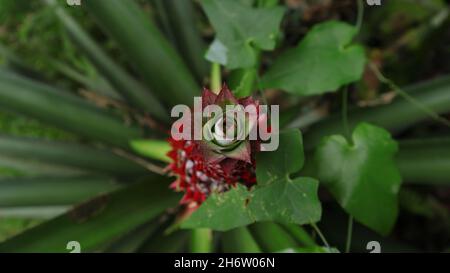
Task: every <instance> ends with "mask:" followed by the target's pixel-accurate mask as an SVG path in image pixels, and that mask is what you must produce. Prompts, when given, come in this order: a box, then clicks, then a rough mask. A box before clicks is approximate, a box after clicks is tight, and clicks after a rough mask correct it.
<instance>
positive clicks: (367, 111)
mask: <svg viewBox="0 0 450 273" xmlns="http://www.w3.org/2000/svg"><path fill="white" fill-rule="evenodd" d="M404 91H405V92H407V93H408V94H409V95H410V96H412V97H413V98H414V99H415V100H417V101H418V102H420V103H421V104H422V105H423V106H424V107H426V108H428V109H431V110H433V111H434V112H436V113H438V114H443V113H447V112H450V76H445V77H441V78H438V79H434V80H431V81H427V82H424V83H420V84H416V85H412V86H410V87H407V88H405V90H404ZM348 116H349V120H348V122H349V127H350V129H351V130H352V129H353V128H354V127H355V126H356V125H357V124H358V123H359V122H362V121H365V122H370V123H373V124H375V125H378V126H381V127H384V128H386V129H388V130H390V131H391V132H393V133H396V132H399V131H401V130H403V129H406V128H408V127H409V126H411V125H413V124H415V123H417V122H420V121H423V120H426V119H427V118H428V117H429V115H428V113H426V112H424V111H423V109H420V108H418V107H417V106H415V105H412V104H411V103H410V102H408V101H406V100H404V99H403V98H401V97H397V98H396V99H394V101H393V102H392V103H390V104H387V105H383V106H377V107H372V108H358V109H354V110H351V111H349V113H348ZM340 119H341V115H340V114H339V113H336V114H334V115H331V116H330V117H329V118H327V119H325V120H324V121H321V122H319V123H317V124H315V125H313V126H312V127H311V128H310V129H309V130H308V131H307V132H306V134H305V146H306V147H307V148H309V149H311V148H313V147H314V146H316V145H317V144H318V143H319V141H320V140H321V138H322V137H324V136H327V135H333V134H341V135H343V134H345V132H344V129H343V127H342V123H341V122H340Z"/></svg>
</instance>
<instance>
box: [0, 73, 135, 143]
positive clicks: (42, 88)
mask: <svg viewBox="0 0 450 273" xmlns="http://www.w3.org/2000/svg"><path fill="white" fill-rule="evenodd" d="M0 107H4V108H6V109H8V110H11V111H14V112H18V113H21V114H25V115H28V116H31V117H33V118H36V119H38V120H41V121H43V122H46V123H49V124H51V125H54V126H57V127H60V128H62V129H65V130H67V131H71V132H74V133H77V134H80V135H82V136H84V137H87V138H90V139H92V140H100V141H104V142H106V143H109V144H113V145H117V146H121V147H124V148H128V141H129V140H130V139H136V138H139V137H140V136H141V130H140V129H139V128H136V127H130V126H127V125H125V122H124V121H122V120H121V119H120V118H119V117H118V116H114V115H112V114H111V113H108V112H107V111H105V110H102V109H99V108H97V107H95V106H94V105H92V104H89V103H87V102H86V101H84V100H83V99H81V98H78V97H76V96H74V95H71V94H69V93H68V92H66V91H63V90H58V89H55V88H53V87H51V86H49V85H46V84H43V83H39V82H36V81H32V80H30V79H27V78H25V77H21V76H19V75H16V74H14V73H11V72H8V71H4V70H0Z"/></svg>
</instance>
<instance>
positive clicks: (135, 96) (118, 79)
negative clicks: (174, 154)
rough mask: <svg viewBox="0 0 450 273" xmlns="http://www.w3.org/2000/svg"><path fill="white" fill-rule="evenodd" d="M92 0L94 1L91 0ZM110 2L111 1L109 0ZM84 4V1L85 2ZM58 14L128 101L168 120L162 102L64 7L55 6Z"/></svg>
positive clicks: (74, 37)
mask: <svg viewBox="0 0 450 273" xmlns="http://www.w3.org/2000/svg"><path fill="white" fill-rule="evenodd" d="M46 2H47V3H48V4H49V5H55V3H56V2H55V0H46ZM91 2H92V1H91ZM108 2H109V1H108ZM83 4H84V3H83ZM55 12H56V15H57V16H58V18H59V20H60V21H61V22H62V23H63V25H64V27H65V28H66V29H67V31H68V32H69V34H70V36H71V38H72V39H73V40H74V42H75V44H76V45H77V46H78V47H80V48H81V50H82V51H83V52H84V53H85V54H86V55H87V56H88V57H89V59H90V60H91V61H92V63H93V64H94V65H95V66H96V67H97V68H98V70H99V71H100V72H101V73H102V74H103V75H104V76H105V77H106V78H107V79H108V80H109V81H110V82H111V84H112V85H113V86H114V87H116V89H117V90H118V91H119V92H120V94H122V96H123V97H125V98H126V99H127V100H128V101H130V102H131V103H133V104H134V105H136V106H137V107H139V108H140V109H141V110H144V111H146V112H149V113H151V114H153V115H154V116H155V117H157V118H158V119H160V120H163V121H167V120H168V114H167V111H166V110H165V109H164V107H163V106H162V104H161V103H160V102H159V101H158V100H157V99H156V98H155V97H154V96H153V95H152V93H150V92H149V91H148V90H146V89H145V87H143V86H142V85H141V84H140V83H139V82H138V81H137V80H135V79H134V78H132V77H131V76H130V75H128V74H127V72H125V70H124V69H123V68H121V67H120V66H118V65H117V64H116V63H115V62H114V61H113V60H112V59H111V58H110V57H109V56H108V55H106V54H105V52H104V51H103V50H102V49H101V48H100V47H99V46H98V45H97V44H96V43H95V41H94V40H92V39H91V37H89V35H88V34H87V33H86V32H85V31H84V30H83V29H82V28H81V27H80V26H79V25H78V24H77V22H76V21H75V20H73V18H72V17H70V15H69V14H67V13H66V12H65V11H64V9H63V8H62V7H55Z"/></svg>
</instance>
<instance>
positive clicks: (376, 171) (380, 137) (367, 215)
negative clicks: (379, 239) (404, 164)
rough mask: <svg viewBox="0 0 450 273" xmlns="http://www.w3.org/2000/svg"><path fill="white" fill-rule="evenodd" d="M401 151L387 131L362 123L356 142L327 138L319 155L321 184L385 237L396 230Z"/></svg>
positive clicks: (347, 209)
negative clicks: (397, 158) (398, 160)
mask: <svg viewBox="0 0 450 273" xmlns="http://www.w3.org/2000/svg"><path fill="white" fill-rule="evenodd" d="M397 149H398V148H397V143H396V141H395V140H393V139H392V138H391V135H390V134H389V132H387V131H386V130H385V129H383V128H379V127H376V126H374V125H370V124H368V123H361V124H359V125H358V126H357V127H356V129H355V130H354V131H353V134H352V143H348V141H347V140H346V139H345V138H344V137H343V136H340V135H334V136H329V137H325V138H324V139H323V141H322V142H321V144H320V145H319V147H318V148H317V150H316V154H315V164H316V168H317V170H316V171H317V177H318V178H319V179H320V181H321V183H322V184H323V185H325V186H326V187H327V188H328V190H329V191H330V192H331V193H332V194H333V195H334V197H335V198H336V200H337V201H338V203H339V204H340V205H341V206H342V207H343V208H344V209H345V210H346V211H347V212H348V213H349V214H351V215H352V216H353V217H354V218H355V219H356V220H357V221H359V222H360V223H362V224H364V225H366V226H367V227H369V228H371V229H373V230H375V231H377V232H379V233H380V234H383V235H386V234H388V233H389V232H390V230H391V229H392V228H393V226H394V224H395V220H396V218H397V214H398V200H397V195H398V192H399V189H400V184H401V176H400V173H399V171H398V169H397V167H396V165H395V161H394V156H395V154H396V152H397Z"/></svg>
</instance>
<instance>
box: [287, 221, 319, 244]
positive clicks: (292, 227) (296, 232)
mask: <svg viewBox="0 0 450 273" xmlns="http://www.w3.org/2000/svg"><path fill="white" fill-rule="evenodd" d="M282 226H283V228H284V229H286V230H287V231H288V232H289V233H290V234H291V235H292V236H293V237H294V238H295V239H296V240H297V241H298V242H299V243H300V245H301V246H302V247H306V248H308V247H311V248H313V247H317V244H316V242H315V241H314V239H313V238H312V237H311V235H309V234H308V232H306V230H305V229H303V228H302V227H301V226H299V225H296V224H282Z"/></svg>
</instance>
